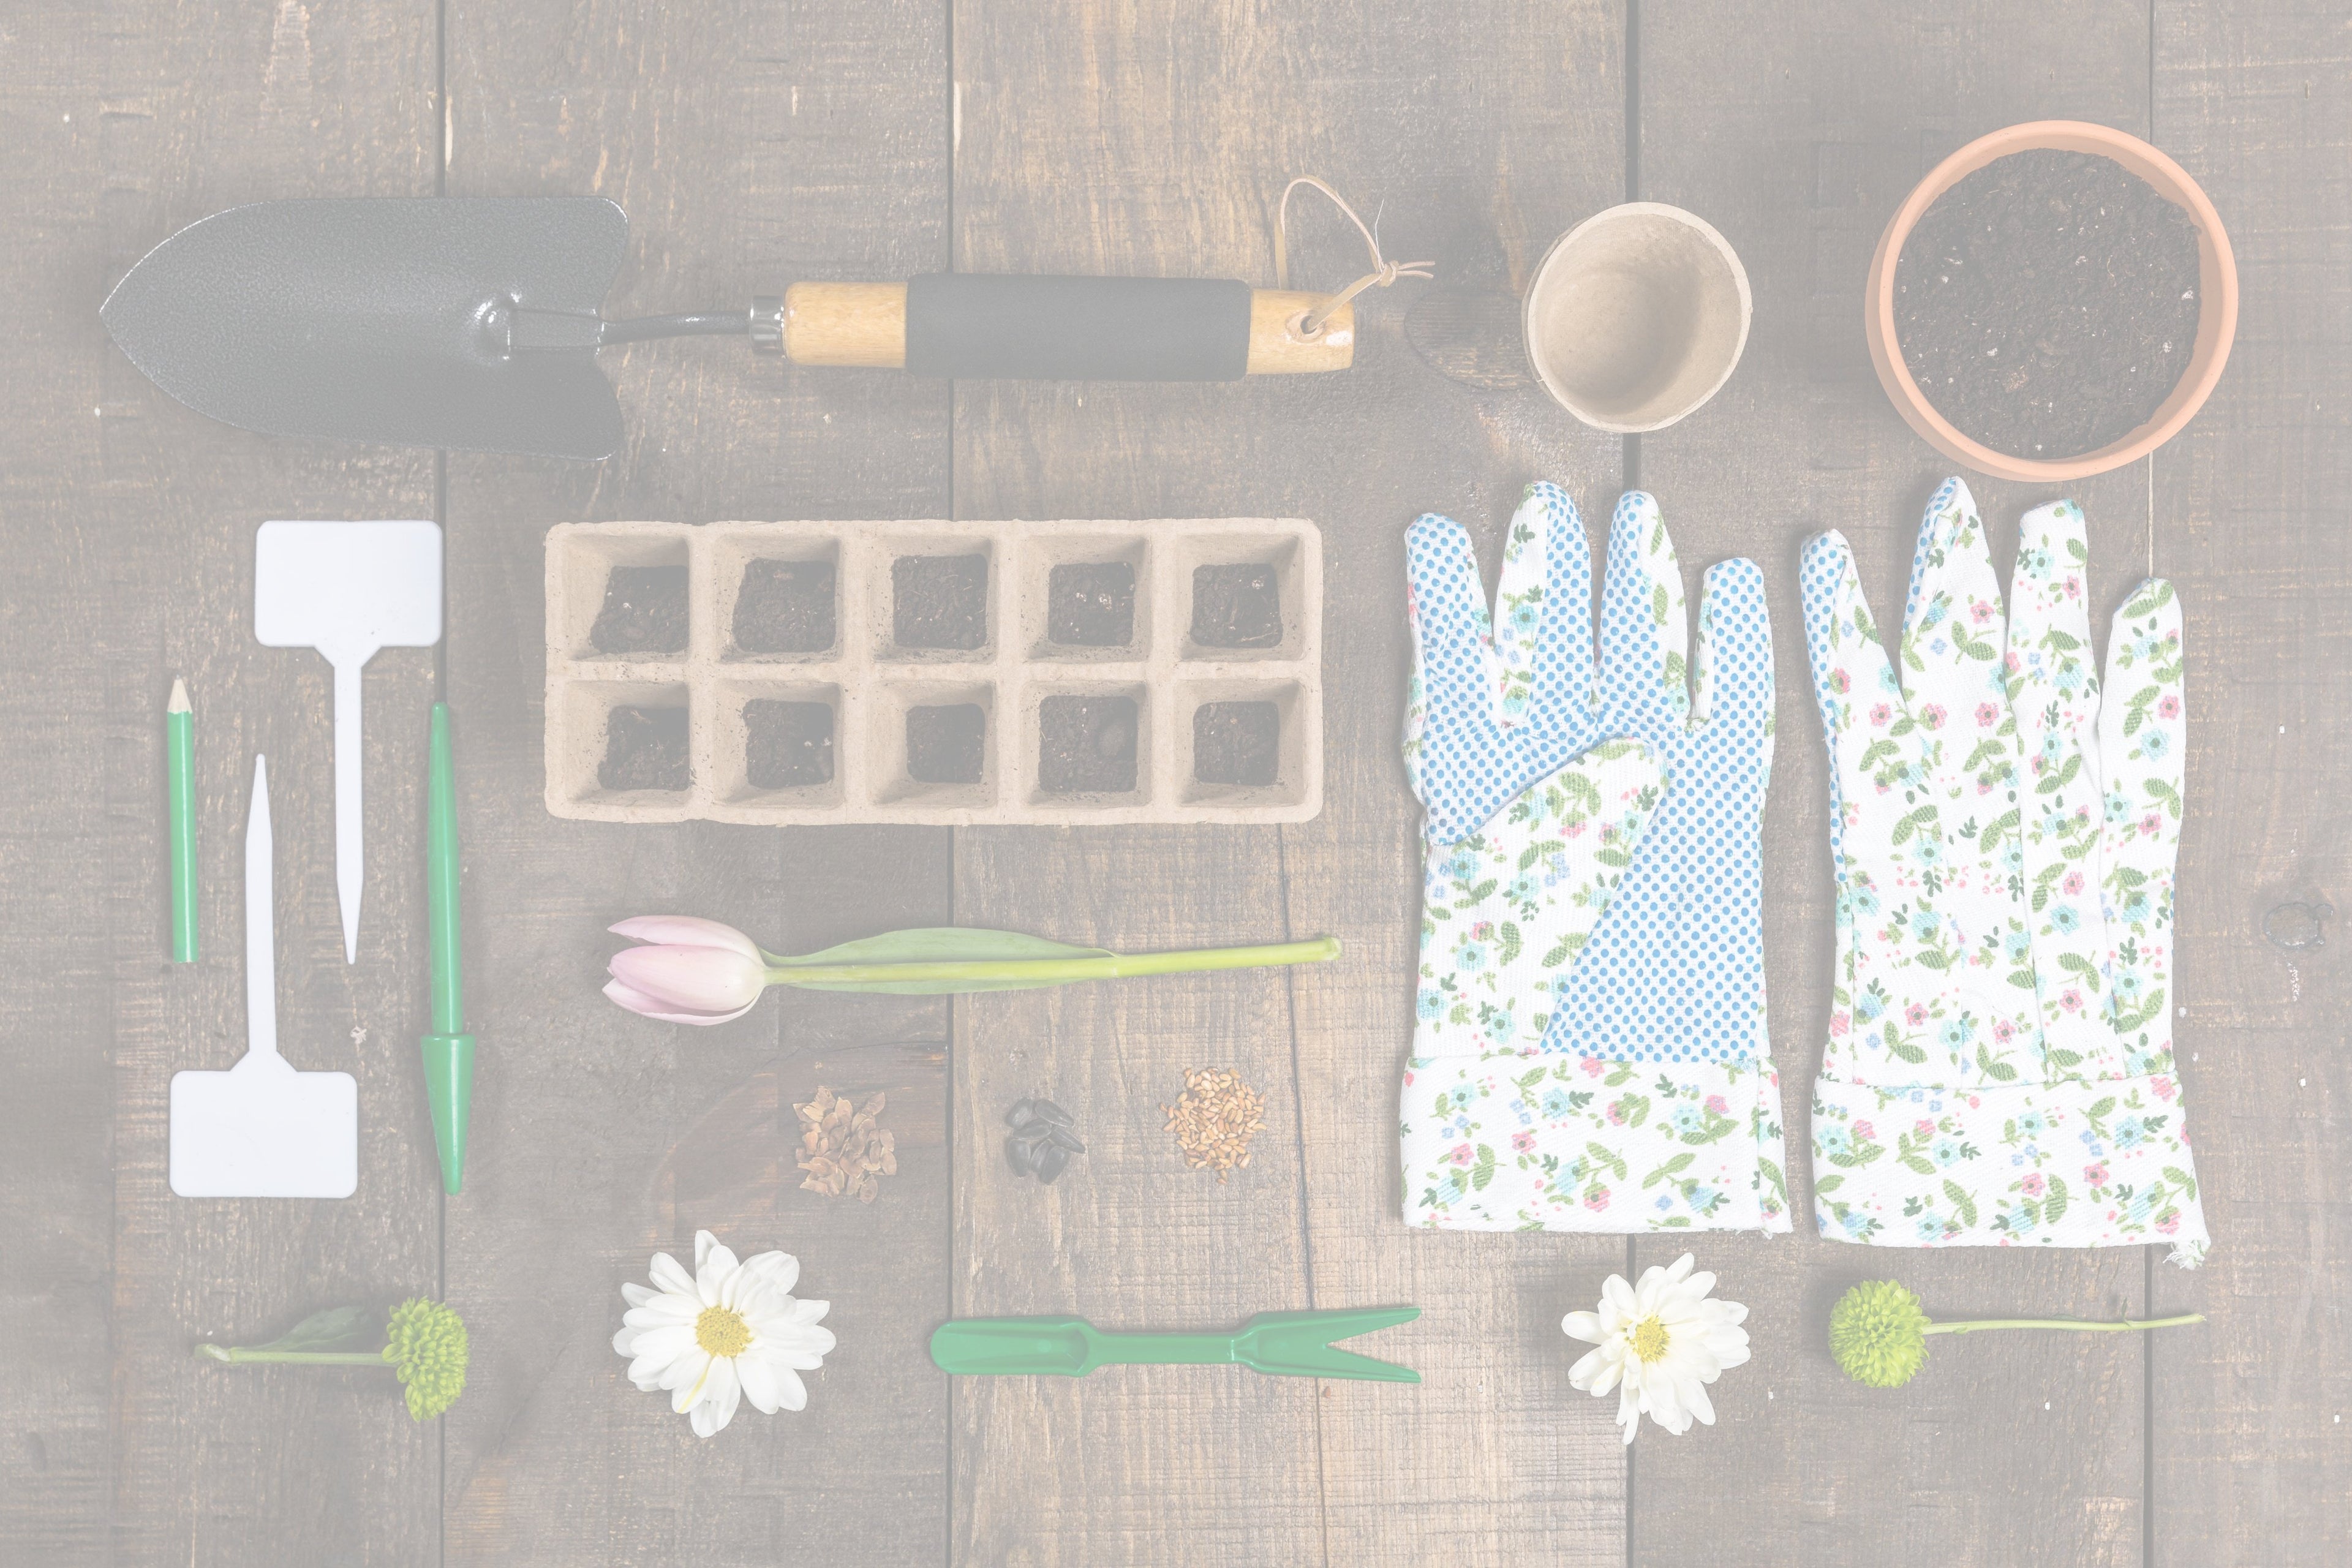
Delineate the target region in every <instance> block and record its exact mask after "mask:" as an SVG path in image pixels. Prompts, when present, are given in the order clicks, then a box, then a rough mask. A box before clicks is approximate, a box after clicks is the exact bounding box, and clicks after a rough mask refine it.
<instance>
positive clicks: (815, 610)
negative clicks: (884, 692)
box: [735, 561, 837, 653]
mask: <svg viewBox="0 0 2352 1568" xmlns="http://www.w3.org/2000/svg"><path fill="white" fill-rule="evenodd" d="M836 575H837V574H836V571H835V567H834V563H832V562H830V561H754V562H751V563H750V564H749V565H747V566H745V567H744V568H743V582H742V585H741V587H740V588H739V589H738V590H737V591H736V595H735V646H736V647H739V648H741V649H742V650H743V651H744V652H745V653H823V652H824V651H825V649H827V648H829V647H832V646H833V643H834V609H833V599H834V579H835V576H836Z"/></svg>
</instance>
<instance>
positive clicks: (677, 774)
mask: <svg viewBox="0 0 2352 1568" xmlns="http://www.w3.org/2000/svg"><path fill="white" fill-rule="evenodd" d="M596 782H597V783H599V784H603V785H604V787H605V788H606V789H671V790H677V789H685V788H687V787H688V786H689V785H691V784H693V783H694V770H693V767H692V764H691V763H689V762H688V757H687V729H686V710H685V709H683V708H637V707H622V708H615V709H614V710H613V711H612V712H611V714H609V715H608V716H607V717H606V718H605V721H604V766H603V767H601V768H599V769H598V770H597V771H596Z"/></svg>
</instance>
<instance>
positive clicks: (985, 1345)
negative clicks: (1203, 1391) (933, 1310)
mask: <svg viewBox="0 0 2352 1568" xmlns="http://www.w3.org/2000/svg"><path fill="white" fill-rule="evenodd" d="M1420 1316H1421V1309H1420V1308H1418V1307H1368V1308H1365V1309H1363V1310H1359V1311H1330V1312H1260V1313H1259V1314H1258V1315H1257V1316H1256V1317H1255V1318H1252V1319H1251V1320H1250V1321H1248V1322H1246V1323H1244V1324H1243V1325H1242V1326H1241V1327H1240V1328H1238V1329H1236V1330H1234V1331H1233V1332H1231V1333H1226V1334H1107V1333H1105V1332H1103V1331H1101V1330H1100V1329H1097V1328H1096V1327H1095V1326H1094V1325H1093V1324H1092V1323H1089V1322H1087V1321H1086V1320H1085V1319H1084V1318H1067V1317H1057V1318H964V1319H961V1320H959V1321H955V1322H949V1323H942V1324H940V1327H939V1331H938V1332H936V1333H934V1334H933V1335H931V1360H932V1361H933V1362H935V1363H938V1365H939V1367H940V1370H941V1371H942V1372H950V1373H958V1374H960V1375H963V1376H971V1377H982V1376H994V1375H999V1374H1003V1373H1047V1374H1051V1375H1054V1376H1057V1377H1084V1376H1085V1375H1086V1374H1087V1373H1090V1372H1092V1371H1094V1369H1095V1368H1097V1367H1098V1366H1114V1365H1125V1366H1141V1365H1146V1364H1161V1365H1165V1364H1169V1363H1183V1364H1198V1365H1223V1364H1225V1363H1233V1364H1235V1365H1239V1366H1246V1367H1250V1368H1252V1369H1254V1370H1255V1371H1258V1372H1263V1373H1271V1374H1272V1375H1274V1376H1276V1377H1346V1378H1354V1379H1358V1380H1360V1381H1362V1382H1367V1383H1419V1382H1420V1381H1421V1373H1417V1372H1415V1371H1413V1370H1412V1368H1411V1367H1409V1366H1399V1365H1397V1364H1396V1363H1394V1362H1386V1361H1374V1360H1373V1359H1372V1358H1371V1357H1370V1356H1367V1355H1358V1354H1356V1353H1355V1352H1353V1351H1343V1350H1334V1349H1333V1348H1332V1347H1331V1342H1332V1341H1333V1340H1344V1339H1349V1338H1352V1337H1353V1336H1355V1335H1357V1334H1369V1333H1370V1332H1371V1331H1373V1330H1374V1329H1386V1328H1391V1327H1393V1326H1394V1325H1396V1324H1398V1323H1409V1322H1411V1321H1413V1320H1414V1319H1415V1318H1418V1317H1420Z"/></svg>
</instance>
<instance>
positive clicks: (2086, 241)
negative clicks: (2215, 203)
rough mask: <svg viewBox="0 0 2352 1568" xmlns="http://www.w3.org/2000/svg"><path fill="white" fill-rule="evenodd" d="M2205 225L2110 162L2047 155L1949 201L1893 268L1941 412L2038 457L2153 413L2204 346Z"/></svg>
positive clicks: (2068, 452) (2015, 162) (2072, 448)
mask: <svg viewBox="0 0 2352 1568" xmlns="http://www.w3.org/2000/svg"><path fill="white" fill-rule="evenodd" d="M2202 302H2203V301H2202V300H2201V299H2200V295H2199V291H2198V277H2197V230H2196V227H2195V226H2194V225H2193V224H2191V223H2190V222H2189V215H2188V213H2187V212H2185V211H2183V210H2182V209H2181V208H2179V207H2178V206H2176V205H2173V204H2172V203H2171V202H2168V201H2167V200H2166V199H2165V198H2164V197H2163V196H2161V195H2158V194H2157V191H2156V188H2155V187H2154V186H2152V185H2150V184H2148V183H2147V181H2145V180H2142V179H2141V178H2139V176H2137V174H2132V173H2130V172H2129V171H2128V170H2126V169H2125V168H2124V166H2123V165H2122V164H2120V163H2116V161H2115V160H2114V159H2112V158H2104V157H2100V156H2097V155H2096V154H2094V153H2064V152H2059V151H2056V150H2036V151H2033V152H2027V153H2011V155H2010V156H2008V157H2006V158H2000V159H1996V160H1995V161H1993V162H1992V163H1988V164H1986V165H1985V166H1984V167H1983V168H1981V169H1979V170H1978V171H1977V172H1976V173H1975V174H1970V175H1969V176H1968V177H1967V178H1966V179H1964V180H1962V181H1960V183H1959V184H1956V185H1954V186H1953V187H1952V188H1951V189H1950V190H1948V191H1947V192H1945V193H1944V194H1943V195H1941V196H1939V197H1937V200H1936V203H1935V205H1932V206H1930V207H1929V208H1928V209H1927V212H1926V213H1925V214H1924V215H1923V216H1921V217H1920V219H1919V222H1918V225H1917V226H1916V227H1914V228H1913V229H1912V231H1911V235H1910V237H1909V238H1908V239H1906V241H1905V242H1904V245H1903V254H1902V256H1901V258H1899V259H1898V260H1897V261H1896V263H1895V343H1896V346H1897V349H1898V352H1899V353H1901V355H1902V358H1903V362H1904V363H1905V364H1906V366H1907V367H1908V368H1909V370H1910V372H1911V374H1912V377H1913V379H1915V380H1916V381H1917V383H1918V384H1919V390H1920V391H1921V392H1922V393H1923V394H1925V395H1926V396H1927V401H1928V402H1930V403H1932V404H1934V405H1935V406H1936V408H1937V412H1939V413H1940V414H1942V415H1943V416H1944V417H1945V418H1947V419H1948V420H1950V421H1951V422H1952V424H1953V425H1954V426H1957V427H1958V429H1959V431H1960V432H1961V433H1962V434H1963V435H1965V436H1968V437H1969V438H1971V439H1972V440H1975V441H1978V442H1980V443H1981V444H1983V445H1984V446H1987V447H1991V448H1992V449H1993V450H1994V451H1996V452H2002V453H2006V454H2007V455H2009V456H2010V457H2012V458H2033V459H2039V460H2042V461H2053V460H2056V459H2060V458H2074V457H2079V456H2081V455H2082V454H2084V453H2085V452H2095V451H2097V450H2098V449H2100V448H2101V447H2107V446H2111V445H2113V444H2114V443H2116V442H2117V441H2120V440H2122V439H2123V438H2124V437H2126V436H2128V435H2130V434H2131V433H2132V432H2133V431H2134V430H2136V429H2137V428H2139V426H2142V425H2145V424H2147V422H2148V420H2149V419H2151V418H2153V417H2154V416H2155V415H2156V411H2157V409H2158V407H2160V406H2161V405H2163V403H2164V400H2165V398H2166V397H2168V395H2171V392H2172V389H2173V387H2174V386H2175V385H2176V384H2178V383H2179V380H2180V375H2181V373H2182V372H2183V371H2185V370H2186V369H2187V368H2188V366H2189V352H2190V350H2191V349H2192V348H2193V346H2194V345H2195V343H2196V341H2197V317H2198V311H2199V310H2200V307H2201V305H2202Z"/></svg>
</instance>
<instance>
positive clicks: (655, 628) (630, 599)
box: [588, 566, 686, 653]
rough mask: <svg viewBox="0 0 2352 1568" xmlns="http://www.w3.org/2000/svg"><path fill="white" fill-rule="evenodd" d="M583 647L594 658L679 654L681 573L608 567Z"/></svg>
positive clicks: (682, 612) (683, 577)
mask: <svg viewBox="0 0 2352 1568" xmlns="http://www.w3.org/2000/svg"><path fill="white" fill-rule="evenodd" d="M588 642H589V646H591V647H593V648H594V649H595V650H596V651H597V652H598V653H684V652H685V651H686V568H685V567H684V566H615V567H614V568H613V572H612V575H610V576H609V577H607V578H605V579H604V607H603V608H601V609H599V610H598V611H597V612H596V624H595V625H594V626H591V627H589V628H588Z"/></svg>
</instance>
